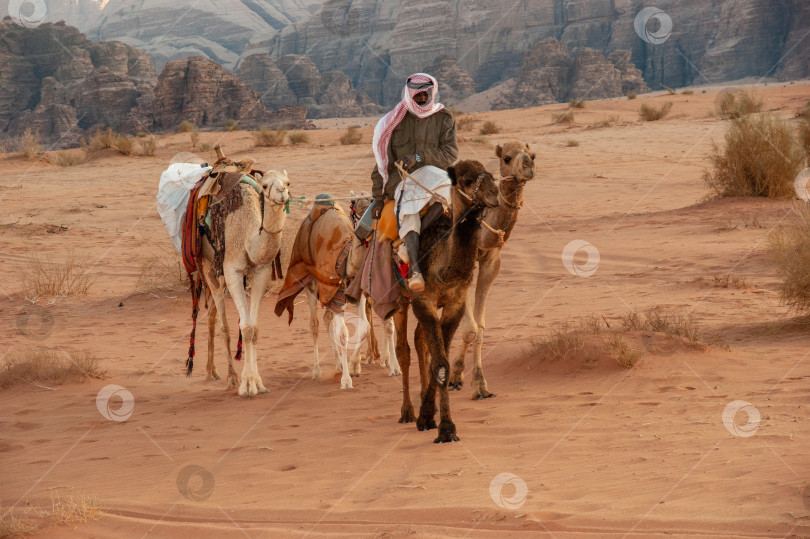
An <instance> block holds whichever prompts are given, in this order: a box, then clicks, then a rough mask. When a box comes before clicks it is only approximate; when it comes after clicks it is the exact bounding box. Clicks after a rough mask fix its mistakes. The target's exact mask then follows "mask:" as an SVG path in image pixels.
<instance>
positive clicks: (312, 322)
mask: <svg viewBox="0 0 810 539" xmlns="http://www.w3.org/2000/svg"><path fill="white" fill-rule="evenodd" d="M315 286H316V285H314V284H312V283H311V282H310V283H309V284H307V286H305V287H304V290H305V291H306V293H307V300H308V301H309V334H310V335H311V336H312V346H313V348H314V349H315V365H314V366H313V367H312V379H313V380H317V379H318V378H320V377H321V364H320V361H319V360H318V329H319V328H318V293H317V289H316V288H315Z"/></svg>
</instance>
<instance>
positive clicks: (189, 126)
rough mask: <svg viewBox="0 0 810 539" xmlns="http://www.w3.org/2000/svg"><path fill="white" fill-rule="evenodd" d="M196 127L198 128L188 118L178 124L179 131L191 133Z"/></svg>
mask: <svg viewBox="0 0 810 539" xmlns="http://www.w3.org/2000/svg"><path fill="white" fill-rule="evenodd" d="M195 129H197V128H196V127H194V124H193V123H191V122H189V121H188V120H183V121H182V122H180V125H178V126H177V132H178V133H189V132H191V131H194V130H195Z"/></svg>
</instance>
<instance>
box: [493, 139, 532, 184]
mask: <svg viewBox="0 0 810 539" xmlns="http://www.w3.org/2000/svg"><path fill="white" fill-rule="evenodd" d="M495 154H496V155H497V156H498V158H499V159H500V160H501V177H502V178H506V177H509V176H514V177H515V179H517V180H531V179H532V178H534V158H535V154H534V152H530V151H529V145H528V144H526V143H525V142H520V141H517V140H510V141H509V142H507V143H506V144H504V145H503V146H498V147H497V148H495Z"/></svg>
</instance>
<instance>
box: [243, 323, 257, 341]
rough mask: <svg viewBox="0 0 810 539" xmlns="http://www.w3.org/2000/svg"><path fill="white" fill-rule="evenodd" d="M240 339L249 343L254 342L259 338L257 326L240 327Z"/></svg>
mask: <svg viewBox="0 0 810 539" xmlns="http://www.w3.org/2000/svg"><path fill="white" fill-rule="evenodd" d="M242 340H243V341H244V342H249V343H250V344H256V342H258V340H259V328H258V327H257V326H245V327H244V328H242Z"/></svg>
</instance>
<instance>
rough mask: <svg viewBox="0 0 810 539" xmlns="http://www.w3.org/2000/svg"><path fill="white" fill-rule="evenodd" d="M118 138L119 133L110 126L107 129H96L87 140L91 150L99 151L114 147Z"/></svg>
mask: <svg viewBox="0 0 810 539" xmlns="http://www.w3.org/2000/svg"><path fill="white" fill-rule="evenodd" d="M116 138H118V133H116V132H115V131H113V129H112V127H108V128H107V130H106V131H101V130H96V131H94V132H93V133H92V134H91V135H90V138H89V139H88V140H87V149H88V150H89V151H91V152H97V151H99V150H106V149H107V148H112V147H113V146H115V139H116Z"/></svg>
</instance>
